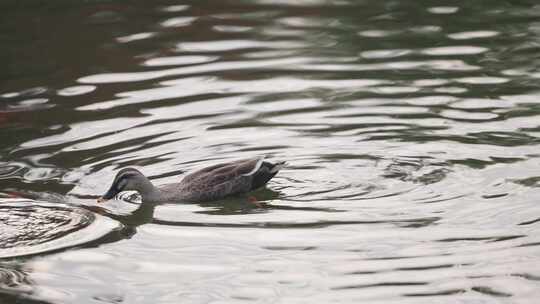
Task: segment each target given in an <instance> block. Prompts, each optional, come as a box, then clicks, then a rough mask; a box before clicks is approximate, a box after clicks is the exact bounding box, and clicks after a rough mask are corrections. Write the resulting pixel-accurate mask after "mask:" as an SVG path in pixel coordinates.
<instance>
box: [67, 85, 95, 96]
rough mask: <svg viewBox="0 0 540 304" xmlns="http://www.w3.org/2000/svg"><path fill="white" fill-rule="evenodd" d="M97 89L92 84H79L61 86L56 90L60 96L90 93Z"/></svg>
mask: <svg viewBox="0 0 540 304" xmlns="http://www.w3.org/2000/svg"><path fill="white" fill-rule="evenodd" d="M96 89H97V87H96V86H92V85H81V86H73V87H67V88H63V89H61V90H58V95H60V96H77V95H84V94H88V93H91V92H93V91H95V90H96Z"/></svg>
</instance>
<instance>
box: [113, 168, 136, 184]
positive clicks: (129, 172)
mask: <svg viewBox="0 0 540 304" xmlns="http://www.w3.org/2000/svg"><path fill="white" fill-rule="evenodd" d="M139 174H141V173H140V172H139V171H137V170H135V169H131V168H128V169H124V170H123V171H120V172H119V173H118V175H116V178H115V179H114V182H113V183H114V184H116V183H120V182H121V181H122V180H125V179H128V178H130V177H134V176H136V175H139Z"/></svg>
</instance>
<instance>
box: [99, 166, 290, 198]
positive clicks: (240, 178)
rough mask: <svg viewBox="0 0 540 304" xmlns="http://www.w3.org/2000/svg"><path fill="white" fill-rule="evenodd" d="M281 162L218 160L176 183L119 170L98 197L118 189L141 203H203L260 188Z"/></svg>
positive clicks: (105, 195)
mask: <svg viewBox="0 0 540 304" xmlns="http://www.w3.org/2000/svg"><path fill="white" fill-rule="evenodd" d="M284 165H285V162H278V163H271V162H267V161H264V159H263V158H252V159H243V160H238V161H233V162H228V163H221V164H217V165H214V166H210V167H207V168H203V169H200V170H198V171H195V172H193V173H190V174H188V175H186V176H185V177H184V178H183V179H182V180H181V181H180V182H179V183H172V184H166V185H163V186H160V187H156V186H154V185H153V184H152V182H151V181H150V180H149V179H148V178H147V177H146V176H144V175H143V174H142V173H141V172H140V171H139V170H137V169H134V168H125V169H122V170H120V171H119V172H118V173H117V174H116V177H115V178H114V180H113V183H112V185H111V187H110V188H109V190H108V191H107V192H106V193H105V194H104V195H103V197H102V198H100V200H101V201H102V200H107V199H111V198H113V197H114V196H116V194H118V193H119V192H122V191H129V190H131V191H137V192H139V194H140V195H141V197H142V200H143V202H152V203H163V202H204V201H213V200H218V199H222V198H224V197H227V196H231V195H238V194H242V193H247V192H250V191H253V190H255V189H258V188H260V187H263V186H264V185H266V183H267V182H268V181H269V180H270V179H272V178H273V177H274V176H275V175H276V174H277V173H278V171H279V170H280V169H281V168H282V167H283V166H284Z"/></svg>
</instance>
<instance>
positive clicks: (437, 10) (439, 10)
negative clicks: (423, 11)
mask: <svg viewBox="0 0 540 304" xmlns="http://www.w3.org/2000/svg"><path fill="white" fill-rule="evenodd" d="M458 10H459V7H457V6H433V7H430V8H428V9H427V11H428V12H430V13H432V14H444V15H446V14H455V13H457V11H458Z"/></svg>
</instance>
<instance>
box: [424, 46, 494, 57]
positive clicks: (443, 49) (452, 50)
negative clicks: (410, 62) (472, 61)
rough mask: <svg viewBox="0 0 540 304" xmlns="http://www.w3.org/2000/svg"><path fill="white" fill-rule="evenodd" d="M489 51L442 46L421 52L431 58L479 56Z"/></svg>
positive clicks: (473, 47) (467, 47)
mask: <svg viewBox="0 0 540 304" xmlns="http://www.w3.org/2000/svg"><path fill="white" fill-rule="evenodd" d="M488 50H489V49H488V48H485V47H479V46H466V45H463V46H458V45H456V46H440V47H433V48H427V49H424V50H422V51H421V53H422V54H425V55H430V56H457V55H477V54H482V53H485V52H487V51H488Z"/></svg>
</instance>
